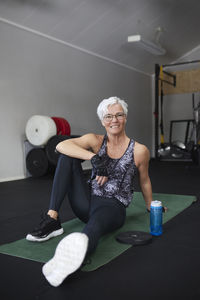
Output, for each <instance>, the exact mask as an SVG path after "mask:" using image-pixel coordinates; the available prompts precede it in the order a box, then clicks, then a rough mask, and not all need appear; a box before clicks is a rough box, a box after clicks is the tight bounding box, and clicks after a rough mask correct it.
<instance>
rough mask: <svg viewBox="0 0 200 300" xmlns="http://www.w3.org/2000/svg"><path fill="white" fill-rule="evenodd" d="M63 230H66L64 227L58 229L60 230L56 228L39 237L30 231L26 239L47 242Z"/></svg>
mask: <svg viewBox="0 0 200 300" xmlns="http://www.w3.org/2000/svg"><path fill="white" fill-rule="evenodd" d="M63 232H64V230H63V228H61V229H58V230H55V231H53V232H51V233H49V234H48V235H47V236H45V237H44V238H39V237H36V236H33V235H32V234H30V233H29V234H27V236H26V240H27V241H30V242H45V241H47V240H49V239H51V238H53V237H55V236H58V235H61V234H63Z"/></svg>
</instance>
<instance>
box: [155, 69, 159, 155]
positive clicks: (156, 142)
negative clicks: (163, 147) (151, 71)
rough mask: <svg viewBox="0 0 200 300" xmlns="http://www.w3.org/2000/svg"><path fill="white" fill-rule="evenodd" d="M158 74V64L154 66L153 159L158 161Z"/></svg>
mask: <svg viewBox="0 0 200 300" xmlns="http://www.w3.org/2000/svg"><path fill="white" fill-rule="evenodd" d="M159 74H160V66H159V65H158V64H156V65H155V110H154V117H155V137H154V143H155V158H156V159H158V130H159V129H158V126H159V124H158V122H159V120H158V119H159Z"/></svg>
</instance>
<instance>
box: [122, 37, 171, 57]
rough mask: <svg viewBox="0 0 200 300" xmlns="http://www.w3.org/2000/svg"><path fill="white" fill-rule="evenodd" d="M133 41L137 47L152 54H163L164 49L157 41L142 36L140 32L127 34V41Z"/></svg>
mask: <svg viewBox="0 0 200 300" xmlns="http://www.w3.org/2000/svg"><path fill="white" fill-rule="evenodd" d="M132 42H134V43H135V45H137V46H138V47H140V48H142V49H144V50H146V51H148V52H150V53H152V54H154V55H164V54H165V53H166V50H165V49H164V48H162V47H161V46H160V45H159V43H154V42H151V41H148V40H145V39H143V38H142V36H141V35H140V34H136V35H130V36H128V43H132Z"/></svg>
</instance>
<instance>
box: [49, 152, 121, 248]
mask: <svg viewBox="0 0 200 300" xmlns="http://www.w3.org/2000/svg"><path fill="white" fill-rule="evenodd" d="M66 194H67V195H68V198H69V202H70V205H71V207H72V210H73V212H74V214H75V215H76V216H77V217H78V218H79V219H80V220H81V221H83V222H84V223H86V225H85V226H84V228H83V232H84V233H85V234H86V235H87V236H88V238H89V247H88V253H91V252H92V251H94V250H95V248H96V246H97V243H98V241H99V239H100V237H101V236H102V235H104V234H106V233H108V232H111V231H113V230H115V229H118V228H120V227H121V226H122V225H123V224H124V221H125V217H126V208H125V206H124V205H123V204H122V203H120V202H119V201H118V200H117V199H115V198H105V197H98V196H91V192H90V187H89V184H87V182H86V180H85V177H84V174H83V170H82V167H81V160H80V159H76V158H72V157H69V156H67V155H63V154H61V155H60V157H59V160H58V164H57V168H56V172H55V176H54V181H53V188H52V193H51V200H50V206H49V209H52V210H55V211H57V212H58V211H59V209H60V206H61V204H62V202H63V199H64V198H65V195H66Z"/></svg>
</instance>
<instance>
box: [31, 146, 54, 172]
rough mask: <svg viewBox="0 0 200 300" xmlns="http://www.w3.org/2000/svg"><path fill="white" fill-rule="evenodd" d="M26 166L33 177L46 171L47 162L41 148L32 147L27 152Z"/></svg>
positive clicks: (47, 168) (47, 167)
mask: <svg viewBox="0 0 200 300" xmlns="http://www.w3.org/2000/svg"><path fill="white" fill-rule="evenodd" d="M26 168H27V170H28V171H29V173H30V174H31V175H32V176H33V177H40V176H43V175H45V174H46V173H47V172H48V170H49V162H48V159H47V156H46V154H45V151H44V149H43V148H34V149H32V150H30V151H29V152H28V154H27V156H26Z"/></svg>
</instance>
